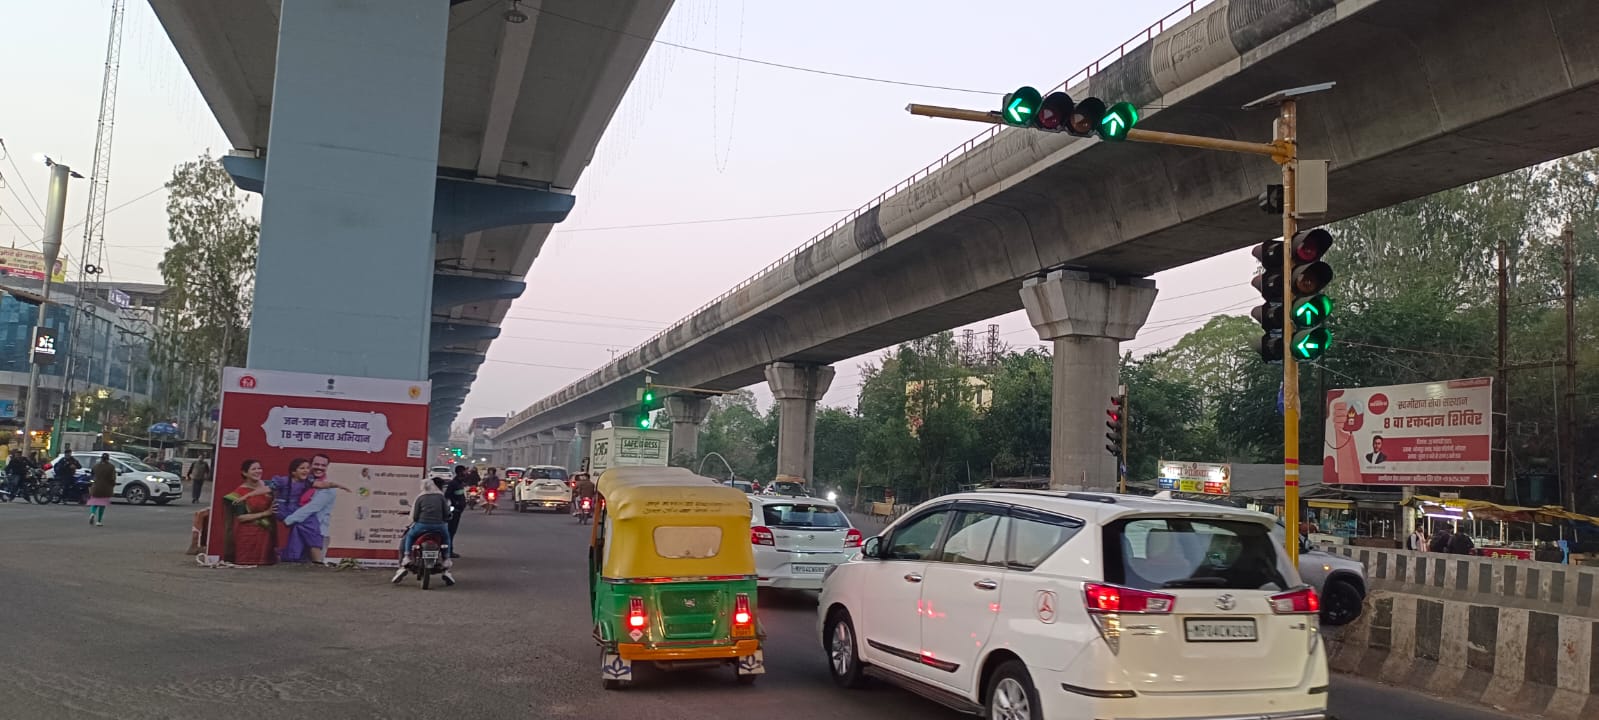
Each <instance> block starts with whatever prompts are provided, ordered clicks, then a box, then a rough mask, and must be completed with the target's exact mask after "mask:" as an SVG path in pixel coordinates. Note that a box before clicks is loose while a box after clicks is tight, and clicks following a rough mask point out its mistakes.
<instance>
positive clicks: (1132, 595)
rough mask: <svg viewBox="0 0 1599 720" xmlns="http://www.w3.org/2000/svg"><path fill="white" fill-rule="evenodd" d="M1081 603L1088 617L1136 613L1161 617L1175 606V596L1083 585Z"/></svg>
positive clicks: (1113, 587) (1098, 585) (1096, 584)
mask: <svg viewBox="0 0 1599 720" xmlns="http://www.w3.org/2000/svg"><path fill="white" fill-rule="evenodd" d="M1083 602H1084V603H1085V604H1086V605H1087V607H1088V613H1089V614H1090V615H1106V614H1112V613H1136V614H1140V615H1162V614H1166V613H1170V612H1171V611H1172V608H1174V607H1176V606H1177V596H1175V595H1167V594H1165V593H1157V592H1149V591H1148V590H1134V589H1132V588H1125V587H1119V586H1116V585H1100V584H1098V583H1084V584H1083Z"/></svg>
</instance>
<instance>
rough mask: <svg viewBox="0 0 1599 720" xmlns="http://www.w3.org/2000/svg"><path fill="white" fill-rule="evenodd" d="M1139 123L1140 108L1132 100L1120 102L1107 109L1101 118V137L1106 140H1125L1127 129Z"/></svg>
mask: <svg viewBox="0 0 1599 720" xmlns="http://www.w3.org/2000/svg"><path fill="white" fill-rule="evenodd" d="M1137 124H1138V108H1135V107H1133V104H1132V103H1130V102H1119V103H1116V104H1115V105H1112V106H1110V109H1108V110H1106V111H1105V116H1104V117H1101V118H1100V119H1099V137H1100V138H1102V139H1105V140H1125V139H1126V138H1127V131H1128V130H1131V129H1133V126H1134V125H1137Z"/></svg>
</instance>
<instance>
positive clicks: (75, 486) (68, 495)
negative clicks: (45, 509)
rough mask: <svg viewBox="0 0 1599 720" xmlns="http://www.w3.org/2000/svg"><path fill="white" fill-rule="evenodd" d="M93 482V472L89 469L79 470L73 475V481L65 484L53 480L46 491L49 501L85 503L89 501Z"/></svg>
mask: <svg viewBox="0 0 1599 720" xmlns="http://www.w3.org/2000/svg"><path fill="white" fill-rule="evenodd" d="M93 484H94V475H93V473H90V472H89V471H88V470H79V471H78V472H77V473H76V474H75V475H73V476H72V482H71V483H70V484H67V485H65V486H63V485H62V484H61V482H60V481H58V480H51V481H50V487H49V489H48V490H46V491H45V494H46V496H47V497H48V498H49V502H53V503H77V504H78V505H83V504H86V503H88V502H89V487H90V486H91V485H93Z"/></svg>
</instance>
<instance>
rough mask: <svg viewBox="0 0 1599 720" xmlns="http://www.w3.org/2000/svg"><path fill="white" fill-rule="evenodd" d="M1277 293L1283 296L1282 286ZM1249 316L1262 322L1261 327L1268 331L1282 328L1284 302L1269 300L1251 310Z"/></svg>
mask: <svg viewBox="0 0 1599 720" xmlns="http://www.w3.org/2000/svg"><path fill="white" fill-rule="evenodd" d="M1277 295H1278V296H1279V297H1281V296H1282V292H1281V289H1280V288H1279V291H1278V293H1277ZM1249 316H1250V317H1252V318H1254V319H1255V322H1258V323H1260V327H1261V328H1263V329H1265V330H1267V331H1271V330H1281V329H1282V327H1283V304H1282V303H1280V302H1268V303H1266V304H1264V305H1259V306H1257V307H1256V308H1255V309H1254V310H1250V311H1249Z"/></svg>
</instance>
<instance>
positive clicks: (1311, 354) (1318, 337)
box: [1288, 327, 1332, 362]
mask: <svg viewBox="0 0 1599 720" xmlns="http://www.w3.org/2000/svg"><path fill="white" fill-rule="evenodd" d="M1331 345H1332V331H1331V330H1328V329H1327V328H1324V327H1315V328H1311V329H1309V330H1305V331H1302V332H1297V333H1294V342H1293V344H1292V345H1290V346H1288V349H1289V352H1292V353H1293V354H1294V359H1295V360H1302V361H1305V362H1311V361H1314V360H1316V359H1317V358H1320V357H1321V356H1322V354H1323V353H1326V352H1327V348H1328V347H1330V346H1331Z"/></svg>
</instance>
